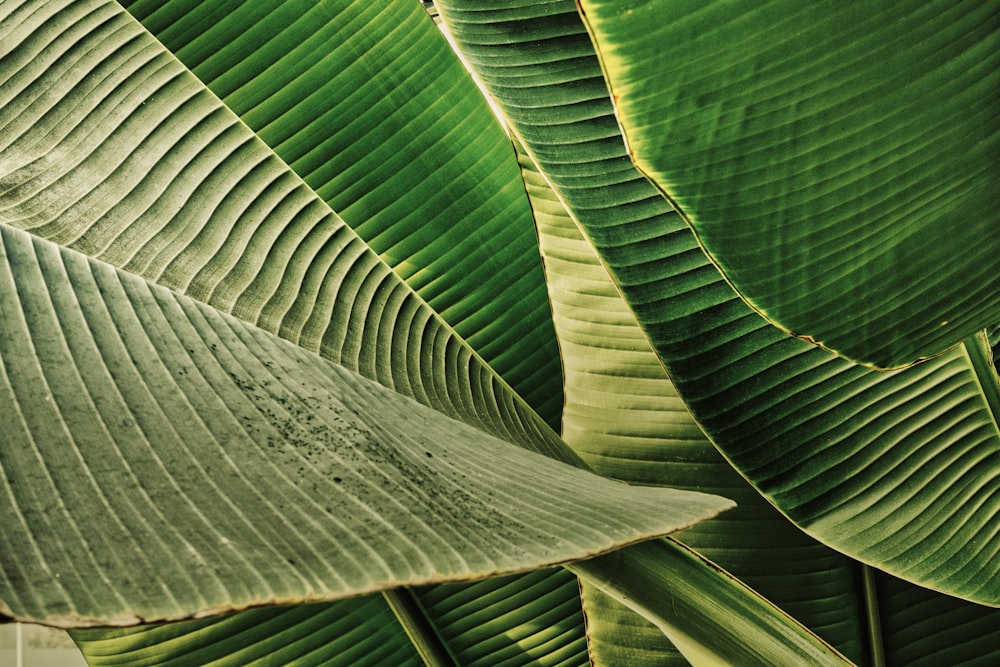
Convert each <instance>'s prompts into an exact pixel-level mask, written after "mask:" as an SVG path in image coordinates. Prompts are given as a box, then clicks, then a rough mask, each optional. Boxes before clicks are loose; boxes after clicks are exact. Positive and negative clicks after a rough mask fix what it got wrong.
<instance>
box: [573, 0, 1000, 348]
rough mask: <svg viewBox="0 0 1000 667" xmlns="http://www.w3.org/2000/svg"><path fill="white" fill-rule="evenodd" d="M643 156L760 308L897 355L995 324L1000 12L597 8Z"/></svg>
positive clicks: (999, 286)
mask: <svg viewBox="0 0 1000 667" xmlns="http://www.w3.org/2000/svg"><path fill="white" fill-rule="evenodd" d="M581 4H582V7H583V9H584V10H585V16H586V19H587V22H588V25H589V27H590V29H591V31H592V32H593V35H594V39H595V43H596V44H597V49H598V53H599V55H600V58H601V61H602V63H603V65H604V69H605V72H606V74H607V77H608V81H609V82H610V85H611V89H612V92H613V93H614V95H615V99H616V104H617V109H618V117H619V118H620V119H621V122H622V125H623V127H624V128H625V136H626V138H627V140H628V145H629V149H630V152H631V154H632V155H633V156H634V157H635V159H636V163H637V164H638V165H639V167H640V168H641V169H642V170H643V171H644V172H645V173H646V174H648V175H649V176H650V177H651V178H652V179H653V180H654V181H655V182H656V183H657V185H658V186H659V187H660V188H661V189H662V190H663V191H664V192H665V193H666V194H667V195H668V196H669V198H670V199H671V201H673V202H674V203H675V205H676V206H677V207H678V210H679V211H680V212H681V214H682V215H683V216H684V218H685V220H686V221H687V222H688V223H689V224H691V226H692V227H693V229H694V230H695V232H696V234H697V236H698V239H699V241H700V243H701V244H702V245H703V246H704V247H705V249H706V250H707V251H708V253H709V254H710V255H711V256H712V258H713V261H714V262H715V263H716V264H717V265H718V266H719V267H720V268H721V269H722V271H723V273H724V274H725V275H726V277H727V279H728V280H730V281H731V282H732V284H733V285H735V287H736V289H737V290H739V292H740V294H742V295H743V296H744V297H745V298H746V299H747V300H748V302H750V303H751V304H752V305H753V306H754V307H755V308H756V309H757V310H759V311H760V312H761V313H763V314H764V315H765V316H767V317H768V318H769V319H771V320H772V321H774V322H776V323H777V324H778V326H780V327H781V328H783V329H785V330H787V331H792V332H795V333H796V334H798V335H801V336H804V337H808V338H809V339H811V340H813V341H816V342H818V343H820V344H822V345H824V346H826V347H828V348H830V349H833V350H837V351H838V352H840V353H842V354H844V355H845V356H846V357H848V358H851V359H856V360H859V361H861V362H864V363H867V364H872V365H876V366H880V367H899V366H902V365H905V364H908V363H910V362H912V361H914V360H916V359H919V358H924V357H928V356H932V355H936V354H939V353H941V352H943V351H945V350H946V349H948V348H949V347H951V346H953V345H955V344H957V343H959V342H961V341H962V340H964V339H966V338H968V337H969V336H971V335H972V334H973V333H974V332H975V331H977V330H979V329H982V328H983V327H985V326H987V325H989V324H991V323H993V322H996V321H997V318H998V316H1000V272H998V271H997V268H998V260H997V257H1000V237H998V236H997V234H996V233H995V232H994V230H995V229H996V227H997V224H998V222H1000V220H998V217H997V211H998V210H1000V190H998V189H997V187H996V181H997V178H998V177H1000V115H998V114H997V105H998V104H1000V18H998V17H1000V4H998V3H997V2H949V1H946V0H945V1H938V2H926V1H924V0H913V1H910V2H892V3H886V4H881V5H878V6H867V5H866V6H863V7H862V6H860V5H855V4H853V3H808V4H805V3H801V2H797V1H796V0H769V1H768V2H762V3H754V4H752V5H741V4H734V3H730V2H658V1H656V0H644V1H640V2H628V3H622V2H618V1H617V0H612V1H606V0H584V1H583V2H582V3H581Z"/></svg>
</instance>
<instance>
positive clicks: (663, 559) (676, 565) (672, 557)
mask: <svg viewBox="0 0 1000 667" xmlns="http://www.w3.org/2000/svg"><path fill="white" fill-rule="evenodd" d="M707 564H708V563H707V561H705V560H704V559H703V558H702V557H700V556H698V554H696V553H695V552H693V551H691V550H689V549H686V548H685V547H684V546H683V545H681V544H680V543H678V542H675V541H672V540H653V541H651V542H646V543H644V544H641V545H639V546H638V548H633V549H622V550H620V551H618V552H616V553H613V554H608V555H607V556H601V557H598V558H596V559H594V560H591V561H583V562H580V563H574V564H571V565H568V566H567V567H569V568H570V569H571V570H572V571H574V572H577V573H579V574H580V575H581V576H583V577H586V579H587V580H588V581H589V582H590V583H591V584H592V585H594V586H596V587H598V588H599V589H600V590H601V591H602V592H604V593H606V594H607V595H609V596H611V597H613V598H614V599H615V600H617V601H618V602H620V603H622V604H623V605H626V606H628V607H629V608H630V609H632V610H634V611H638V612H640V613H641V614H642V615H643V616H645V617H646V618H648V619H650V620H652V621H654V623H656V625H657V627H659V628H660V629H661V630H662V631H663V633H664V634H666V635H667V636H668V637H669V638H670V640H671V641H672V642H673V643H674V644H675V645H676V646H677V647H678V648H680V649H681V651H682V652H683V653H684V655H685V657H686V658H688V659H689V660H691V662H692V663H693V664H696V665H704V666H705V667H709V666H711V665H847V664H850V661H848V660H847V659H846V658H844V657H843V656H842V655H840V654H839V653H837V652H836V651H834V650H833V649H831V648H830V647H829V646H828V645H827V644H825V643H824V642H823V641H822V640H820V639H819V638H818V637H816V636H815V635H812V634H810V633H809V632H806V631H804V629H803V628H801V627H799V626H798V624H797V623H795V622H794V621H793V620H792V619H791V618H790V617H786V616H783V615H782V614H780V613H776V610H775V608H774V607H773V605H771V604H770V603H769V602H768V601H767V600H765V599H764V598H762V597H760V596H758V595H754V594H753V592H752V591H749V590H748V589H747V588H746V587H745V586H744V585H743V584H742V583H740V582H739V581H738V580H736V579H735V578H734V577H732V576H731V575H729V574H728V573H726V572H723V571H722V570H720V569H719V568H718V566H710V567H705V565H707ZM664 588H669V590H670V591H671V592H670V594H669V595H667V596H664V595H662V594H661V593H660V591H661V590H663V589H664ZM722 610H725V611H722ZM720 637H725V639H720Z"/></svg>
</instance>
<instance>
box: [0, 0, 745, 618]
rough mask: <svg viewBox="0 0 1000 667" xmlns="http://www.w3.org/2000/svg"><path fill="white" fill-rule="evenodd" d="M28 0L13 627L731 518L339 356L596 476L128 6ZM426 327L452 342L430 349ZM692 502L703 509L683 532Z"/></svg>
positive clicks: (9, 308) (21, 77)
mask: <svg viewBox="0 0 1000 667" xmlns="http://www.w3.org/2000/svg"><path fill="white" fill-rule="evenodd" d="M26 7H27V9H28V10H33V11H25V7H10V8H9V9H10V13H9V14H7V15H5V16H4V17H3V18H4V23H3V24H2V28H3V29H4V32H5V33H6V34H7V36H8V38H5V39H4V41H3V51H2V57H3V59H4V60H3V62H4V68H3V70H2V71H4V72H5V73H7V79H6V81H5V84H6V85H5V87H4V97H3V99H2V104H3V106H2V107H0V120H2V126H3V127H4V128H5V132H4V133H3V134H2V135H0V136H2V137H3V139H4V141H3V144H2V146H0V149H2V152H0V164H3V166H4V170H3V173H2V175H0V233H2V239H3V252H2V253H0V255H2V256H3V258H4V262H3V264H2V268H0V271H2V276H0V279H2V281H3V284H4V287H3V289H2V290H0V311H2V313H3V318H2V323H0V327H2V335H0V341H2V345H3V350H2V352H0V358H2V359H3V362H4V366H3V370H4V374H3V378H2V384H0V391H2V392H3V394H4V396H5V398H4V399H3V403H4V405H7V406H9V407H10V408H11V409H9V410H7V411H4V412H3V419H4V421H5V425H4V432H5V433H6V434H8V435H7V437H8V439H7V441H6V442H8V443H10V444H9V445H8V446H6V447H4V449H3V451H2V452H0V456H2V460H0V465H2V467H3V468H4V472H5V476H4V481H3V484H4V493H3V498H4V501H3V502H4V505H5V507H4V508H3V514H4V516H10V517H14V522H13V525H12V526H11V527H10V528H9V529H8V530H5V531H4V534H3V539H4V541H5V544H4V546H3V549H2V550H0V553H2V557H3V580H2V590H3V595H2V599H3V603H4V613H5V614H6V615H9V616H12V617H16V618H27V619H35V620H43V621H45V622H47V623H52V624H66V625H72V624H81V623H82V624H86V623H91V622H103V623H134V622H136V621H138V620H142V619H145V620H149V619H156V618H178V617H184V616H190V615H193V614H196V613H219V612H220V611H224V610H226V609H239V608H243V607H247V606H254V605H261V604H271V603H275V602H292V601H303V600H320V599H333V598H337V597H343V596H348V595H356V594H358V593H362V592H366V591H374V590H379V589H382V588H387V587H392V586H398V585H402V584H407V583H410V584H412V583H420V582H430V581H446V580H456V579H466V578H471V577H477V576H485V575H489V574H497V573H502V572H505V571H506V572H510V571H518V570H523V569H529V568H534V567H537V566H538V565H540V564H544V563H546V562H548V563H554V562H561V561H564V560H566V559H568V558H575V557H582V556H585V555H590V554H593V553H597V552H600V551H603V550H606V549H609V548H612V547H613V546H615V545H616V544H622V543H628V542H633V541H636V540H638V539H642V538H643V537H647V536H651V535H655V534H662V533H664V532H668V531H669V530H672V529H674V528H679V527H681V526H683V525H686V524H688V523H690V521H691V520H696V519H697V518H699V517H703V516H706V514H704V513H703V511H704V512H707V514H711V513H714V512H715V511H717V510H718V509H720V508H722V507H725V506H727V503H726V502H725V501H719V500H718V499H710V498H709V497H707V496H693V495H690V494H685V493H684V492H663V491H660V490H655V489H640V488H637V487H626V486H624V485H621V484H616V483H611V482H604V481H602V480H601V479H600V478H596V477H594V476H593V475H591V474H589V473H586V472H584V471H581V470H578V469H576V468H574V467H572V466H566V465H564V464H562V463H559V462H557V461H552V460H551V459H549V458H545V457H542V456H539V455H538V454H534V453H531V452H528V451H526V450H525V449H522V448H520V447H514V446H512V445H510V444H503V443H502V441H500V440H498V439H496V437H495V436H491V435H487V434H486V433H484V432H482V431H480V430H477V429H475V428H474V427H473V426H469V425H468V424H464V423H462V422H458V421H453V420H449V419H446V418H444V417H443V416H442V414H441V413H439V412H436V411H434V410H432V409H430V408H428V407H426V406H423V405H421V404H420V403H418V402H416V401H411V400H409V399H407V398H405V397H404V396H402V395H401V394H399V393H396V392H394V391H392V390H391V389H389V388H387V387H384V386H382V385H379V384H376V383H375V382H373V381H372V380H368V379H365V378H364V377H362V376H361V375H358V374H357V373H355V372H353V371H352V370H349V368H344V367H342V366H340V365H337V364H335V363H333V362H331V361H330V360H326V359H323V358H321V357H320V356H318V355H317V354H316V353H315V352H314V351H311V350H310V349H309V348H311V349H312V350H318V351H321V352H323V353H325V354H326V355H327V356H328V357H332V358H335V359H338V360H339V361H341V362H342V363H343V364H344V365H345V366H349V367H353V368H358V369H360V370H362V371H364V372H367V373H369V374H370V375H371V376H373V377H374V378H376V379H378V380H381V381H382V382H384V383H385V384H387V385H390V386H392V387H395V388H398V389H400V390H401V391H408V392H412V393H413V394H414V395H416V396H417V397H418V398H422V399H423V400H425V401H427V402H428V403H431V404H435V405H438V406H440V407H441V408H442V409H447V410H448V411H449V412H451V413H453V414H459V415H461V416H463V417H464V418H465V419H467V420H469V421H470V422H471V423H473V424H476V425H482V426H483V427H484V428H487V429H489V428H493V429H495V430H496V431H497V432H499V433H501V434H506V435H509V437H511V439H513V440H515V441H516V442H518V443H519V444H522V445H524V446H526V447H528V448H535V449H539V450H548V451H549V452H550V453H553V454H555V455H556V456H557V457H558V456H561V457H562V458H564V459H567V460H575V457H573V455H572V454H571V453H568V452H567V450H565V445H563V444H562V443H561V442H560V441H559V440H558V439H556V438H555V437H554V436H552V435H551V434H550V432H547V431H546V429H545V427H544V425H542V424H541V423H540V421H539V420H538V419H537V417H535V416H534V414H533V413H532V412H531V411H530V410H528V409H527V408H526V407H525V406H523V403H521V402H519V401H518V400H517V399H516V398H515V397H514V396H513V394H511V393H510V392H509V390H508V389H507V388H506V385H504V384H503V383H502V382H500V381H499V380H497V379H496V377H495V376H493V375H492V374H491V373H490V371H489V369H488V367H487V366H485V365H483V364H481V362H479V360H478V357H476V356H475V355H474V354H473V353H472V352H471V351H469V350H468V348H466V347H464V346H463V345H464V344H463V343H462V341H461V339H459V338H458V337H457V336H455V335H454V334H453V333H452V332H451V331H450V330H449V329H448V328H447V327H445V326H444V325H443V324H442V323H441V322H440V320H437V319H436V318H435V316H434V314H433V311H430V310H429V309H428V308H427V307H426V305H425V304H423V302H421V301H420V300H419V299H418V298H417V297H415V296H414V295H413V294H412V292H409V291H408V289H407V288H406V287H405V286H404V285H402V284H401V283H399V282H398V279H396V278H395V276H394V274H392V273H391V271H389V269H388V268H387V267H385V266H384V264H381V263H380V262H379V261H378V260H377V258H374V257H373V256H372V255H371V252H370V251H369V250H368V249H367V248H366V247H365V246H364V245H363V244H362V243H361V242H360V241H358V240H357V238H356V237H354V236H353V234H352V233H351V232H350V231H349V230H347V229H346V228H345V227H344V226H343V224H342V223H340V221H339V220H337V219H336V218H335V216H334V215H333V214H332V213H331V212H330V211H329V209H328V208H326V206H325V205H324V204H322V203H321V202H319V201H318V200H317V199H316V198H315V196H314V195H313V194H312V193H311V192H309V191H308V190H307V189H305V188H303V187H302V186H301V184H299V183H298V182H297V180H296V179H295V177H294V176H293V175H291V174H290V173H289V172H288V171H287V170H286V169H285V167H284V166H283V165H282V164H281V163H280V162H278V161H277V160H275V159H274V158H273V157H272V155H271V153H270V152H269V151H268V150H267V149H266V147H264V146H262V145H261V144H260V143H259V142H257V141H256V140H255V138H254V137H253V135H252V134H251V133H250V132H249V131H248V130H247V129H246V127H245V126H243V125H241V124H240V123H239V122H238V121H236V120H235V119H234V118H233V117H232V116H231V115H230V114H229V113H228V112H227V111H226V110H225V109H224V108H223V107H222V106H221V105H220V104H219V103H218V101H217V100H215V99H214V98H212V97H211V96H210V95H208V94H206V93H205V92H204V91H203V89H202V88H201V87H200V84H198V82H197V81H196V80H195V79H193V78H192V77H191V76H190V75H189V74H188V73H186V72H185V71H184V70H183V68H182V67H181V66H180V65H179V63H177V62H176V61H175V60H173V59H172V58H170V57H169V56H167V55H165V52H164V51H163V50H162V49H161V47H159V45H158V44H156V43H155V42H154V41H153V40H152V39H151V38H150V37H149V36H148V35H147V34H146V33H144V32H143V31H142V30H141V28H139V27H138V26H137V25H136V24H135V23H133V22H132V21H131V19H129V18H128V17H127V15H125V14H123V13H122V12H121V10H120V8H118V7H117V6H115V5H111V4H107V3H100V2H78V3H65V4H63V3H59V4H58V6H56V5H55V4H54V3H29V4H28V5H27V6H26ZM5 8H7V7H5ZM29 84H30V85H29ZM276 184H279V185H277V186H276ZM272 187H276V189H277V190H278V193H277V194H283V195H285V198H284V199H282V198H281V197H278V198H277V201H274V200H270V201H269V200H268V198H269V197H272V196H274V195H275V194H276V193H275V192H274V190H272V189H271V188H272ZM282 205H286V206H287V207H288V208H290V209H291V210H282ZM257 207H262V208H263V210H259V209H258V208H257ZM264 212H267V213H269V215H266V216H264V215H261V214H262V213H264ZM18 228H21V229H18ZM24 229H28V230H30V233H29V232H27V231H23V230H24ZM272 244H273V245H272ZM289 246H291V247H289ZM85 250H87V251H89V254H90V255H91V256H87V254H84V253H83V252H82V251H85ZM268 251H270V252H268ZM237 259H239V260H240V261H237ZM109 260H111V262H117V263H118V264H120V265H122V266H123V267H125V268H126V269H132V271H133V272H126V271H123V270H121V269H118V268H116V267H115V265H114V263H111V262H109ZM338 262H339V264H338ZM317 265H318V266H317ZM331 267H332V268H331ZM380 267H381V268H380ZM137 273H139V274H142V275H137ZM296 277H299V278H300V279H299V280H294V278H296ZM170 288H175V289H174V290H171V289H170ZM240 288H242V289H240ZM178 289H183V290H184V291H186V292H187V293H188V294H189V295H191V296H185V295H182V294H179V293H178V291H176V290H178ZM338 290H339V291H338ZM343 292H347V300H346V301H345V300H342V299H344V296H345V295H344V294H343ZM192 297H196V298H199V299H201V300H195V299H194V298H192ZM338 300H340V305H339V306H338V305H337V302H338ZM331 310H332V311H333V313H332V318H333V319H332V320H331ZM344 311H346V312H344ZM230 312H231V313H233V314H236V315H241V316H242V319H241V318H238V317H234V316H233V315H232V314H230ZM359 317H360V319H358V318H359ZM397 322H399V323H401V326H400V327H398V328H397V327H396V326H395V325H396V323H397ZM362 323H364V324H363V326H362ZM411 327H415V328H416V330H417V331H424V332H429V337H428V338H425V339H424V342H425V345H426V346H427V347H428V348H429V349H426V350H424V351H421V352H420V353H419V354H408V349H407V347H406V341H414V340H416V341H420V340H421V337H420V335H415V334H414V333H413V332H412V331H411ZM435 329H436V331H437V332H439V333H437V334H435V333H434V331H435ZM269 330H270V331H269ZM276 333H280V334H282V337H281V338H279V337H278V336H277V335H276ZM396 336H403V338H402V339H400V340H401V341H402V342H403V345H400V344H399V343H397V342H396V340H397V339H396ZM289 339H291V340H289ZM296 343H298V345H296ZM387 351H391V352H393V353H395V354H394V355H393V356H392V357H391V358H393V360H394V362H395V363H390V362H389V360H388V359H386V358H385V356H380V355H379V352H381V354H382V355H385V352H387ZM425 355H426V356H425ZM408 363H409V365H408ZM428 367H430V368H431V369H432V370H425V369H427V368H428ZM463 378H465V387H466V388H467V389H466V390H465V392H462V389H461V387H462V386H463ZM456 389H458V390H459V392H460V393H457V394H456ZM463 394H464V395H463ZM508 409H510V410H511V412H507V410H508ZM518 411H520V412H521V414H523V415H524V418H523V420H522V419H519V418H517V417H516V416H515V415H516V414H517V412H518ZM547 433H549V435H546V434H547ZM512 434H517V435H512ZM519 461H520V463H519ZM521 465H523V466H525V467H524V469H523V472H524V473H526V474H525V475H522V474H521V473H522V471H520V470H518V467H519V466H521ZM481 466H482V467H481ZM536 474H537V475H539V476H538V478H537V479H535V480H534V481H533V482H532V481H531V478H532V475H536ZM491 478H492V479H491ZM560 480H562V481H560ZM573 480H576V481H573ZM564 483H568V484H570V486H573V485H577V487H576V488H569V487H567V488H563V489H562V490H560V487H561V485H563V484H564ZM523 484H527V486H522V485H523ZM606 484H610V485H611V486H607V487H605V490H604V491H601V490H600V487H601V486H603V485H606ZM591 492H592V493H593V494H595V495H594V496H593V498H592V500H594V501H595V502H594V504H590V501H587V500H584V498H583V496H586V495H587V494H589V493H591ZM553 493H554V494H556V495H557V496H559V497H560V498H561V500H560V499H557V498H555V497H550V495H549V494H553ZM676 494H680V495H676ZM508 496H509V497H508ZM668 496H670V497H674V498H681V497H683V498H685V499H687V500H684V501H682V505H683V507H679V508H678V509H679V511H680V514H678V515H676V516H675V517H674V518H673V519H668V518H667V516H666V513H664V512H663V507H664V501H666V502H667V503H668V504H669V502H671V501H669V500H667V497H668ZM699 498H701V499H702V500H698V499H699ZM498 499H499V500H498ZM688 500H693V501H694V502H688ZM498 502H499V503H500V506H498V505H497V503H498ZM618 503H621V506H620V507H618V506H617V504H618ZM522 504H523V507H519V506H520V505H522ZM588 504H590V506H589V508H588V507H587V505H588ZM560 506H562V508H561V509H560ZM476 507H478V509H476ZM699 507H701V509H698V508H699ZM522 510H525V511H524V512H522ZM562 510H568V511H569V514H568V515H564V512H563V511H562ZM576 512H580V516H579V518H580V519H581V521H582V523H581V524H579V525H576V526H575V527H574V525H573V524H574V523H575V522H574V521H572V520H568V519H569V517H571V516H574V515H575V513H576ZM612 517H613V518H612ZM630 517H631V518H630ZM633 518H634V519H636V520H637V521H632V519H633ZM675 521H676V522H677V523H674V522H675ZM664 522H666V523H664ZM630 524H631V526H630ZM667 524H670V525H669V526H668V525H667ZM463 525H464V526H465V528H464V529H463V528H462V526H463ZM529 526H531V528H529ZM558 526H564V527H565V528H566V531H567V532H566V534H565V535H563V536H562V537H559V536H558V534H557V533H554V532H553V530H555V529H557V527H558ZM671 526H672V527H671ZM554 536H555V537H554ZM546 554H547V555H546ZM95 580H96V581H104V582H107V585H106V586H103V587H96V586H94V585H93V582H94V581H95Z"/></svg>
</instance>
